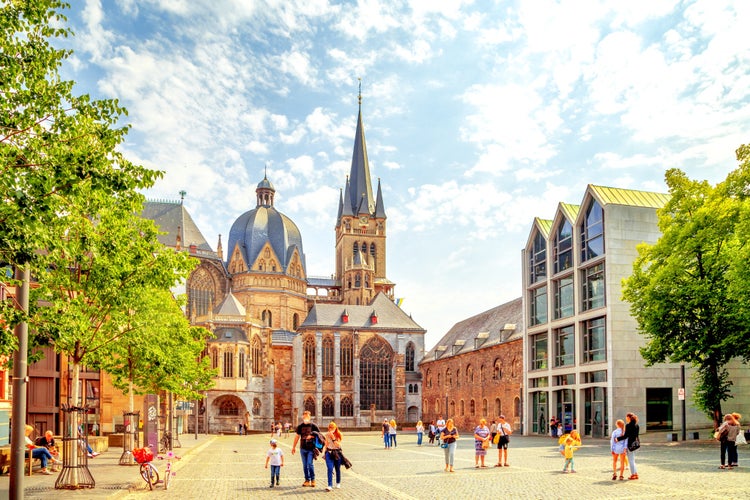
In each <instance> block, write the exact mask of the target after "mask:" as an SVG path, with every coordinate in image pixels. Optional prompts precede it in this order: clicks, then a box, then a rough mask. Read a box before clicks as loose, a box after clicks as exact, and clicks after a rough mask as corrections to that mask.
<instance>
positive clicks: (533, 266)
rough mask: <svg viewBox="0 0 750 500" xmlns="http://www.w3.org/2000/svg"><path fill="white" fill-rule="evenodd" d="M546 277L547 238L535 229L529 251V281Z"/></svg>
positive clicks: (536, 280)
mask: <svg viewBox="0 0 750 500" xmlns="http://www.w3.org/2000/svg"><path fill="white" fill-rule="evenodd" d="M546 277H547V240H545V239H544V236H542V235H541V233H539V232H538V231H537V233H536V235H535V236H534V244H533V246H532V249H531V252H530V253H529V283H536V282H538V281H542V280H543V279H544V278H546Z"/></svg>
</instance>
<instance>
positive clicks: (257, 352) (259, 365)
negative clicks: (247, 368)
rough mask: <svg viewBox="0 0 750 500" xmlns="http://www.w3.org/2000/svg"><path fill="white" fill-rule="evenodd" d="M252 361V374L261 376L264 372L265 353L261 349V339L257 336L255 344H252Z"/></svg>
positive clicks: (254, 338) (254, 340)
mask: <svg viewBox="0 0 750 500" xmlns="http://www.w3.org/2000/svg"><path fill="white" fill-rule="evenodd" d="M250 349H251V351H252V352H251V354H252V356H253V359H252V367H251V368H252V373H253V375H260V374H261V373H262V371H263V351H262V349H261V347H260V339H259V338H258V336H257V335H254V336H253V342H252V344H250Z"/></svg>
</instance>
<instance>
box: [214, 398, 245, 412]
mask: <svg viewBox="0 0 750 500" xmlns="http://www.w3.org/2000/svg"><path fill="white" fill-rule="evenodd" d="M239 414H240V410H239V408H237V403H235V402H234V400H233V399H225V400H224V401H222V402H221V404H220V405H219V415H221V416H236V415H239Z"/></svg>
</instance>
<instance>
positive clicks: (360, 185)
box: [345, 81, 375, 213]
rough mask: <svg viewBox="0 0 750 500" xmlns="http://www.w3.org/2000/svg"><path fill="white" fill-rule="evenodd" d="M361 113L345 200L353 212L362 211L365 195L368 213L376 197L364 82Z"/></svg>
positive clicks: (360, 93)
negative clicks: (367, 138) (364, 109)
mask: <svg viewBox="0 0 750 500" xmlns="http://www.w3.org/2000/svg"><path fill="white" fill-rule="evenodd" d="M358 100H359V114H358V116H357V131H356V132H355V135H354V151H353V152H352V168H351V171H350V172H349V181H350V183H351V188H350V190H349V198H348V199H346V200H345V202H346V203H348V204H349V206H350V207H351V210H352V212H353V213H358V212H359V211H360V197H364V199H365V202H364V203H365V204H364V207H363V208H364V209H365V210H366V211H367V212H368V213H373V212H374V211H375V199H374V197H373V196H372V183H371V181H370V163H369V161H368V160H367V144H366V143H365V127H364V125H363V124H362V83H361V81H360V90H359V96H358Z"/></svg>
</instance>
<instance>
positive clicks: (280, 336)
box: [271, 330, 297, 347]
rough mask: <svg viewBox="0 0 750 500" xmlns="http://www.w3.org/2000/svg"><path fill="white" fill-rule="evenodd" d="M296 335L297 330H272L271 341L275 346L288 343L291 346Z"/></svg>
mask: <svg viewBox="0 0 750 500" xmlns="http://www.w3.org/2000/svg"><path fill="white" fill-rule="evenodd" d="M296 336H297V333H296V332H290V331H289V330H274V331H273V332H271V342H272V343H273V345H274V346H280V345H286V346H290V347H291V345H292V341H293V340H294V337H296Z"/></svg>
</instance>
